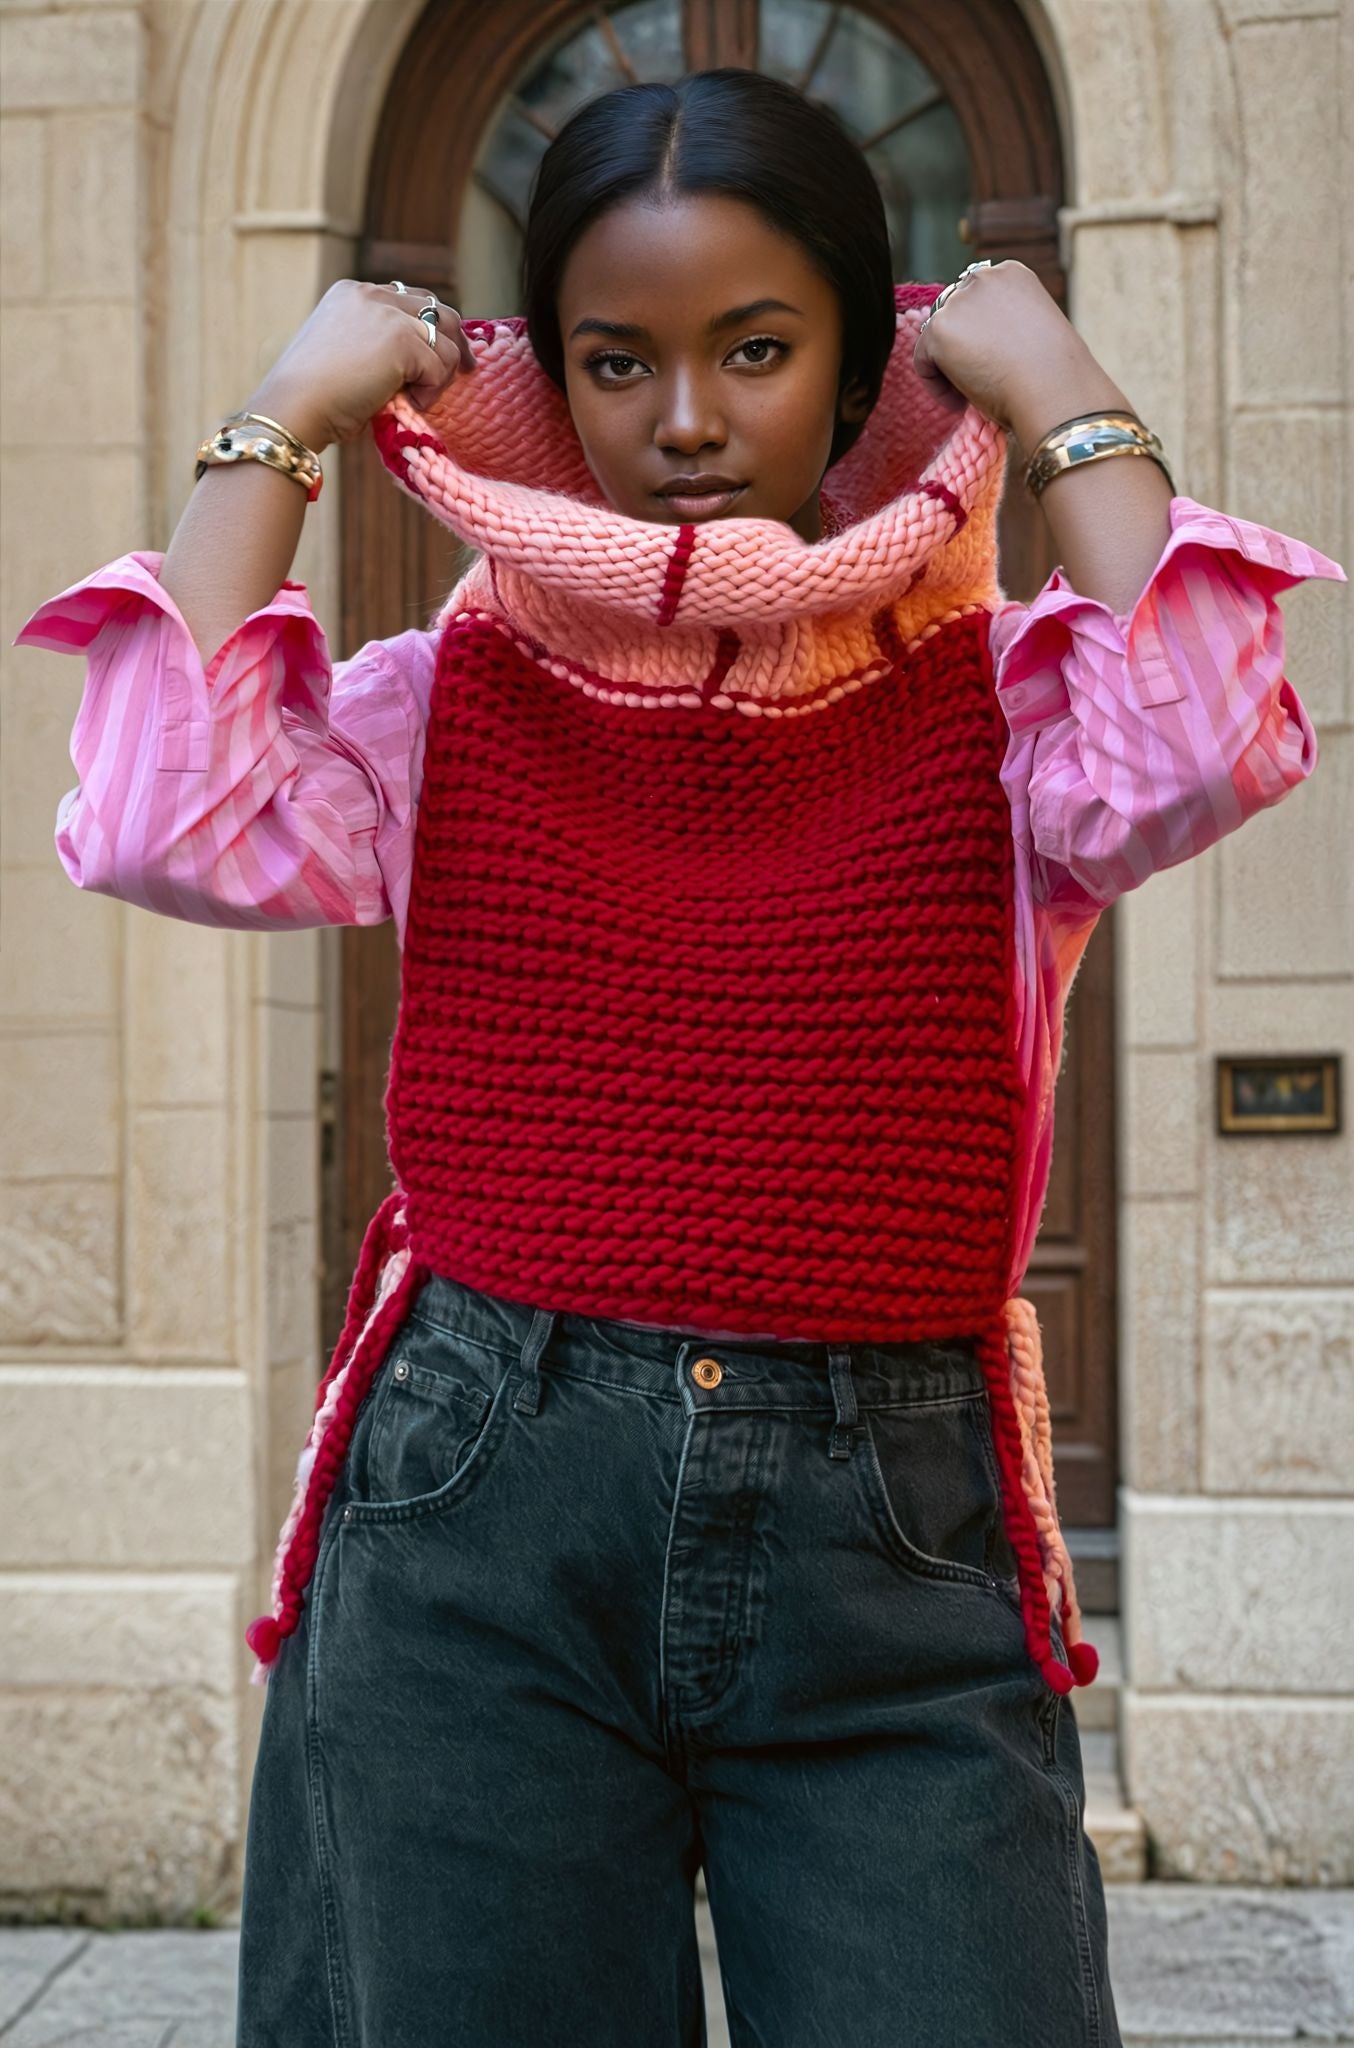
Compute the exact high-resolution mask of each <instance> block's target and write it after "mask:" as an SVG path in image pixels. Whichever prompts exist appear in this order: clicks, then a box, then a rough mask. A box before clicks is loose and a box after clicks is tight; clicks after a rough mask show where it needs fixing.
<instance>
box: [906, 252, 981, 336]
mask: <svg viewBox="0 0 1354 2048" xmlns="http://www.w3.org/2000/svg"><path fill="white" fill-rule="evenodd" d="M991 268H992V258H991V257H990V256H980V257H979V258H978V260H977V261H976V262H975V263H969V264H966V265H965V267H964V269H963V270H961V271H960V273H959V275H958V277H953V278H951V279H950V282H949V283H948V284H947V285H945V286H943V287H942V289H941V290H940V291H938V292H937V293H936V296H935V298H934V299H933V300H932V302H931V309H930V311H929V312H928V313H927V315H926V319H925V320H923V321H922V323H921V327H919V328H918V329H917V332H918V334H920V333H921V331H922V327H925V326H926V324H927V321H930V320H933V319H934V318H935V316H936V314H937V313H938V312H939V311H940V309H941V307H942V306H943V305H944V303H945V301H946V299H948V298H949V296H950V293H951V292H954V291H958V289H959V287H960V285H961V284H962V283H963V282H964V279H965V278H966V277H972V275H973V273H974V271H975V270H990V269H991Z"/></svg>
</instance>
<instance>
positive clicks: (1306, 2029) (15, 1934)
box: [0, 1884, 1354, 2048]
mask: <svg viewBox="0 0 1354 2048" xmlns="http://www.w3.org/2000/svg"><path fill="white" fill-rule="evenodd" d="M1109 1900H1110V1934H1111V1941H1112V1945H1113V1972H1114V1983H1115V1996H1116V1998H1117V2000H1118V2003H1119V2013H1120V2019H1121V2022H1122V2025H1123V2030H1124V2041H1125V2048H1273V2043H1275V2042H1279V2041H1306V2042H1317V2041H1321V2042H1330V2041H1344V2042H1354V1890H1352V1891H1287V1890H1268V1891H1243V1890H1240V1889H1232V1888H1230V1887H1229V1888H1225V1889H1224V1888H1213V1887H1210V1886H1205V1885H1186V1884H1142V1885H1131V1884H1124V1885H1114V1886H1111V1887H1110V1891H1109ZM700 1928H701V1950H702V1954H703V1956H704V1959H705V1966H706V2000H707V2006H708V2010H709V2016H710V2041H709V2048H727V2044H728V2034H727V2031H726V2029H725V2027H724V2022H723V2007H722V2005H721V2002H720V1997H719V1976H718V1969H717V1966H716V1962H715V1954H714V1942H713V1939H712V1935H711V1929H710V1922H709V1916H708V1913H707V1911H706V1908H705V1905H704V1901H703V1900H702V1901H701V1905H700ZM235 1959H236V1937H235V1934H234V1933H233V1932H232V1931H231V1930H230V1929H228V1928H227V1929H220V1930H213V1931H211V1932H193V1931H190V1930H184V1931H172V1932H169V1931H166V1932H129V1933H120V1934H107V1933H95V1932H90V1931H86V1930H82V1929H79V1928H62V1927H33V1928H23V1927H12V1928H0V2043H2V2044H3V2048H234V2030H233V2026H232V2021H231V2014H232V2011H233V2008H234V2001H235ZM427 2048H441V2044H440V2043H428V2044H427ZM486 2048H487V2044H486ZM636 2048H650V2044H647V2043H643V2042H637V2043H636ZM842 2048H851V2044H850V2043H849V2042H844V2043H843V2044H842ZM983 2048H1026V2044H1025V2043H1023V2042H1022V2043H1014V2042H1012V2043H995V2042H994V2043H992V2044H987V2043H984V2044H983ZM1029 2048H1035V2044H1029Z"/></svg>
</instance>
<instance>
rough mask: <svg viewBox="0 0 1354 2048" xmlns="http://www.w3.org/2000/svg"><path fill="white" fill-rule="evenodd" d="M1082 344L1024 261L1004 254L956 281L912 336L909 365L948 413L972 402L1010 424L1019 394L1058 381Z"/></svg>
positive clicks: (1001, 422) (991, 416)
mask: <svg viewBox="0 0 1354 2048" xmlns="http://www.w3.org/2000/svg"><path fill="white" fill-rule="evenodd" d="M1085 353H1086V345H1085V343H1084V342H1083V341H1082V339H1081V336H1080V335H1079V334H1078V333H1077V331H1076V329H1075V327H1073V325H1072V323H1071V321H1070V320H1069V319H1068V318H1067V316H1066V315H1065V314H1064V313H1063V311H1062V309H1061V307H1059V306H1058V305H1057V304H1056V303H1055V302H1054V300H1053V298H1052V296H1051V295H1050V293H1049V292H1047V291H1046V290H1045V288H1044V286H1043V285H1042V284H1041V282H1040V280H1039V279H1038V278H1037V277H1036V276H1035V274H1034V272H1033V271H1032V270H1031V269H1030V268H1029V265H1028V264H1025V263H1019V262H1016V261H1015V260H1014V259H1007V260H1006V261H1005V262H1002V263H994V264H993V265H992V267H991V269H990V270H975V271H974V272H973V273H972V275H971V276H969V277H966V278H965V279H964V280H963V282H962V283H961V284H957V285H956V286H955V289H954V290H953V291H952V292H951V293H950V296H949V297H948V298H947V299H946V301H945V303H944V305H943V306H942V307H941V308H940V310H939V312H937V313H933V314H932V316H931V318H930V319H929V320H928V321H927V323H926V325H925V327H924V328H923V329H922V331H921V333H920V334H919V335H918V336H917V343H916V347H915V348H914V349H913V351H912V366H913V368H914V369H915V371H916V373H917V375H918V376H919V377H920V378H921V380H922V382H923V384H925V385H926V386H927V388H928V389H929V390H930V391H932V392H933V393H934V394H935V396H936V397H937V398H938V399H939V400H940V402H941V404H942V405H944V406H945V407H946V408H947V409H948V410H949V411H951V412H962V411H963V409H964V407H965V405H968V404H973V405H976V406H977V408H978V410H979V411H980V412H982V413H985V414H986V415H987V417H988V419H991V420H995V421H996V422H997V424H998V425H999V426H1002V427H1005V428H1006V429H1007V430H1008V431H1011V430H1012V414H1013V411H1014V410H1015V409H1016V407H1017V406H1018V404H1019V401H1020V396H1021V394H1022V393H1023V392H1024V391H1025V390H1026V388H1027V387H1028V386H1029V385H1030V384H1031V383H1033V382H1035V381H1041V382H1043V383H1044V384H1049V383H1050V382H1051V383H1052V384H1054V385H1055V386H1056V384H1057V381H1058V378H1059V376H1060V375H1061V374H1064V373H1065V371H1066V370H1068V369H1070V368H1071V366H1072V363H1073V361H1074V359H1078V358H1080V359H1084V356H1085Z"/></svg>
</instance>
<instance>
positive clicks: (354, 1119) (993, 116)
mask: <svg viewBox="0 0 1354 2048" xmlns="http://www.w3.org/2000/svg"><path fill="white" fill-rule="evenodd" d="M717 64H740V65H749V66H755V67H756V68H758V69H759V70H763V71H766V72H769V73H770V74H772V75H774V76H778V77H783V78H787V79H789V80H791V81H792V82H794V83H795V84H796V85H798V86H799V87H800V88H801V89H802V90H803V91H805V92H808V93H809V94H810V95H811V96H813V97H815V98H819V99H822V100H824V101H825V102H826V103H828V104H829V105H831V106H832V107H833V108H834V110H835V111H836V112H837V113H838V114H839V115H840V116H841V117H842V119H843V120H844V121H845V122H846V124H847V126H848V128H849V129H850V132H851V133H852V134H853V135H854V136H855V137H856V139H857V140H858V141H859V142H860V144H861V146H862V148H863V149H864V150H865V152H866V155H867V157H868V159H869V161H870V162H871V164H872V166H873V167H874V169H875V172H876V175H877V177H878V179H879V183H880V188H881V191H882V193H883V196H884V201H885V208H886V212H887V216H888V220H889V227H890V234H891V237H892V241H893V249H894V273H893V274H894V276H895V277H897V278H904V277H906V278H914V279H930V280H938V279H943V278H948V277H952V276H954V275H955V274H956V273H957V272H958V271H959V270H960V269H962V267H963V266H964V264H965V263H967V262H970V261H972V260H973V259H974V257H975V256H990V257H992V258H993V260H999V259H1001V258H1003V257H1018V258H1019V259H1020V260H1021V261H1022V262H1024V263H1027V264H1028V265H1029V266H1030V267H1031V269H1033V270H1035V271H1036V272H1037V273H1038V274H1039V276H1040V277H1041V278H1042V279H1043V281H1044V283H1045V285H1046V286H1047V288H1048V290H1049V291H1050V292H1051V293H1052V294H1053V296H1054V298H1055V299H1057V300H1058V301H1059V302H1060V303H1065V300H1066V280H1065V278H1064V275H1063V272H1062V270H1061V267H1060V264H1059V260H1058V232H1057V228H1058V218H1057V209H1058V206H1059V204H1060V203H1061V200H1062V195H1063V170H1062V154H1061V144H1060V137H1059V130H1058V123H1057V119H1056V114H1055V108H1054V103H1053V97H1052V94H1051V91H1050V87H1049V81H1048V77H1047V74H1046V72H1045V69H1044V66H1043V63H1042V61H1041V59H1040V57H1039V54H1038V51H1037V49H1036V46H1035V44H1034V41H1033V39H1032V37H1031V36H1030V33H1029V30H1028V28H1027V27H1026V25H1025V22H1024V20H1023V18H1022V16H1021V15H1020V13H1019V11H1018V9H1017V8H1016V7H1015V6H1014V5H1013V4H1012V0H953V4H951V5H948V6H946V7H944V8H935V7H932V6H929V5H927V4H925V0H876V4H873V5H870V6H831V5H828V4H826V0H621V4H618V5H614V6H611V7H608V8H601V7H589V6H583V5H579V4H577V0H554V4H552V5H545V6H541V5H538V4H535V0H531V4H528V0H500V5H498V6H497V7H495V8H494V9H493V10H492V13H491V14H490V13H486V10H484V9H482V8H479V7H476V6H474V5H473V4H471V0H433V4H431V5H429V6H428V7H427V9H426V10H425V12H424V13H423V15H422V16H421V18H420V19H419V21H418V23H417V24H416V26H415V28H414V30H413V32H412V34H411V35H410V37H409V40H408V42H407V44H406V46H405V48H404V51H403V52H402V54H401V57H400V60H399V62H398V63H397V65H396V66H395V69H394V71H393V74H392V76H391V80H390V84H389V87H388V90H387V95H386V100H385V104H384V108H383V111H382V117H381V121H380V125H379V129H378V133H377V136H376V141H375V145H374V149H373V153H372V161H371V171H370V179H369V184H368V191H367V201H366V214H365V220H364V228H363V234H362V238H361V242H360V244H359V249H358V253H357V260H356V264H355V269H354V274H355V275H357V276H360V277H366V278H370V279H373V280H375V281H378V282H384V281H388V280H389V279H390V278H391V277H402V278H405V279H406V280H408V281H409V282H410V283H411V284H415V285H427V286H432V287H433V288H435V289H436V290H437V291H438V292H439V293H440V294H441V295H442V296H443V297H444V298H446V299H447V300H449V301H450V302H451V303H452V304H454V305H457V306H460V307H462V308H463V309H464V310H466V311H468V312H477V313H495V314H506V313H513V312H517V311H520V307H519V305H518V302H517V297H516V279H517V258H518V249H519V245H520V234H521V227H522V221H523V218H524V214H525V207H526V200H527V193H528V189H529V184H530V178H531V174H532V171H533V169H534V167H535V163H536V161H537V160H538V158H539V156H540V153H541V152H542V151H543V149H544V148H545V146H546V144H547V142H548V141H549V139H550V137H551V136H552V135H553V134H554V133H555V132H556V131H557V130H558V128H559V127H560V126H561V125H562V124H563V122H564V121H565V120H566V119H567V118H568V116H569V114H570V113H571V112H572V111H573V109H574V108H575V107H577V106H578V105H579V104H581V103H582V102H583V101H584V100H586V99H589V98H591V97H592V96H594V95H595V94H596V93H598V92H601V91H604V90H607V89H608V88H609V87H611V86H613V85H616V84H620V83H623V82H627V81H629V80H632V79H636V78H676V77H677V76H679V75H680V74H681V73H682V72H683V71H686V70H694V69H700V68H705V67H708V66H712V65H717ZM341 459H342V465H343V468H342V476H343V491H342V499H343V557H342V587H343V602H342V647H343V650H344V651H345V652H346V651H350V650H352V649H354V648H356V647H357V646H359V645H360V644H361V643H362V642H363V641H364V640H366V639H368V638H372V637H383V636H386V635H389V634H392V633H396V632H399V631H402V630H404V629H405V628H406V627H408V626H411V625H422V624H424V623H426V622H427V620H428V619H429V617H430V616H431V608H432V605H433V602H434V600H435V599H436V598H437V597H438V596H439V595H441V594H443V593H445V591H446V590H447V589H448V588H449V587H450V585H451V583H452V581H453V580H454V578H455V576H456V575H457V574H458V573H459V570H460V569H461V568H462V567H464V566H465V560H464V557H463V556H462V554H461V551H460V550H459V549H458V548H457V545H456V543H455V542H454V539H453V537H452V536H450V535H449V534H447V533H446V532H445V530H444V529H443V528H442V527H441V526H440V525H438V524H437V522H435V521H433V520H430V519H429V518H428V517H427V515H426V513H425V512H423V510H422V509H421V508H420V507H418V506H416V505H414V504H413V503H412V502H410V501H408V500H406V499H405V498H404V497H403V496H402V495H401V494H399V493H397V492H395V491H394V490H392V488H391V483H390V478H389V475H388V473H387V472H386V471H385V469H384V467H383V465H382V464H381V462H380V460H379V458H378V456H377V454H376V451H375V447H374V445H373V444H372V443H371V441H370V438H369V437H365V436H364V437H362V439H360V440H359V441H358V442H356V443H353V444H349V445H347V446H345V447H344V448H343V449H342V451H341ZM1000 535H1001V573H1002V581H1003V584H1004V586H1005V588H1006V590H1007V591H1008V593H1009V594H1010V595H1011V596H1013V597H1018V598H1022V597H1029V596H1031V595H1033V593H1034V592H1035V591H1036V590H1037V589H1038V588H1039V586H1040V584H1041V583H1042V582H1043V580H1044V579H1045V577H1046V576H1047V574H1048V572H1049V570H1050V568H1051V567H1052V562H1051V559H1050V557H1049V550H1048V534H1047V529H1046V527H1045V524H1044V522H1043V519H1042V518H1041V516H1040V515H1039V513H1038V510H1037V508H1036V507H1035V506H1034V505H1033V504H1032V503H1031V501H1030V500H1029V499H1028V498H1027V496H1026V494H1025V493H1024V491H1023V489H1022V488H1021V486H1020V482H1019V475H1018V469H1017V466H1016V465H1015V464H1012V466H1011V469H1010V472H1009V473H1008V479H1007V488H1006V493H1005V497H1004V500H1003V505H1002V512H1001V523H1000ZM341 946H342V966H341V974H340V981H341V997H340V1003H339V1009H340V1015H339V1018H338V1031H337V1034H336V1035H337V1039H338V1043H339V1047H340V1052H339V1057H338V1062H337V1065H336V1067H335V1069H334V1070H333V1072H332V1074H331V1075H330V1076H329V1077H328V1078H329V1086H330V1101H331V1114H330V1117H329V1120H328V1123H327V1126H326V1130H327V1146H326V1171H325V1203H324V1207H325V1215H324V1235H323V1261H324V1265H323V1289H324V1292H323V1301H322V1315H323V1329H324V1337H325V1342H326V1345H327V1346H332V1344H333V1342H334V1341H335V1340H336V1337H337V1333H338V1330H339V1328H340V1326H341V1323H342V1318H343V1309H344V1302H345V1298H346V1292H347V1288H348V1284H349V1280H350V1277H351V1274H352V1271H353V1267H354V1264H355V1261H356V1257H357V1251H358V1246H359V1244H360V1241H361V1235H362V1231H363V1229H364V1227H365V1225H366V1222H367V1219H368V1218H369V1217H370V1215H371V1212H372V1210H373V1209H374V1208H375V1207H376V1205H377V1203H378V1202H379V1201H380V1199H381V1197H382V1196H383V1195H384V1194H385V1193H386V1191H387V1190H388V1188H389V1186H390V1171H389V1165H388V1161H387V1156H386V1147H385V1132H384V1119H383V1109H382V1097H383V1092H384V1087H385V1080H386V1073H387V1068H388V1062H389V1055H390V1040H391V1033H392V1031H393V1027H394V1018H395V1008H396V1002H397V996H398V967H399V962H398V952H397V948H396V944H395V934H394V928H393V926H391V925H389V924H387V925H385V926H380V927H375V928H369V929H365V930H356V929H350V930H345V931H344V932H343V933H342V937H341ZM1113 968H1114V948H1113V933H1112V914H1111V915H1107V916H1105V917H1102V919H1101V920H1100V923H1099V925H1098V927H1097V929H1096V931H1095V932H1094V934H1093V935H1092V938H1091V941H1090V944H1089V946H1088V948H1087V950H1086V954H1085V957H1084V959H1083V962H1082V965H1081V968H1080V971H1079V974H1078V977H1077V982H1076V986H1075V990H1074V992H1073V996H1072V999H1071V1002H1070V1004H1069V1011H1068V1020H1067V1032H1066V1039H1065V1053H1064V1062H1063V1070H1062V1073H1061V1074H1060V1076H1059V1080H1058V1090H1057V1103H1056V1115H1057V1144H1056V1148H1055V1160H1054V1167H1053V1176H1052V1181H1051V1184H1050V1188H1049V1194H1048V1200H1047V1204H1046V1207H1045V1211H1044V1216H1043V1221H1042V1227H1041V1230H1040V1234H1039V1239H1038V1243H1037V1245H1036V1247H1035V1252H1034V1256H1033V1259H1032V1261H1031V1267H1030V1271H1029V1274H1028V1276H1027V1279H1026V1283H1025V1292H1026V1293H1027V1294H1028V1295H1029V1296H1030V1298H1031V1299H1033V1300H1034V1301H1035V1303H1036V1305H1037V1307H1038V1309H1039V1313H1040V1319H1041V1322H1042V1323H1043V1326H1044V1332H1045V1352H1046V1367H1047V1371H1048V1377H1049V1387H1050V1395H1051V1398H1052V1401H1053V1405H1054V1412H1055V1427H1056V1438H1057V1444H1058V1486H1059V1497H1060V1504H1061V1507H1062V1513H1063V1518H1064V1522H1065V1525H1066V1526H1067V1527H1068V1529H1069V1533H1071V1534H1072V1537H1073V1545H1074V1549H1075V1550H1076V1551H1078V1553H1079V1554H1080V1563H1081V1585H1082V1588H1083V1597H1084V1600H1085V1604H1086V1605H1087V1606H1103V1605H1107V1604H1112V1602H1113V1595H1114V1566H1113V1538H1112V1530H1113V1523H1114V1513H1115V1478H1116V1469H1117V1467H1116V1442H1115V1437H1116V1429H1115V1414H1116V1400H1115V1240H1116V1232H1115V1167H1114V1156H1113V1140H1114V1090H1113V1076H1114V1073H1115V1046H1114V989H1113Z"/></svg>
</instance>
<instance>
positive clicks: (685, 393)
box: [654, 374, 727, 455]
mask: <svg viewBox="0 0 1354 2048" xmlns="http://www.w3.org/2000/svg"><path fill="white" fill-rule="evenodd" d="M726 438H727V433H726V429H725V425H724V419H723V415H722V414H721V412H720V410H719V407H718V405H717V404H716V403H715V400H714V395H713V393H712V392H711V391H710V389H709V387H708V386H707V385H706V384H705V382H704V380H703V379H701V378H698V377H696V376H694V375H681V374H678V375H674V376H673V377H672V378H670V379H669V380H668V382H667V384H666V385H663V386H661V387H660V389H659V412H658V419H657V421H656V423H655V427H654V441H655V444H656V445H657V446H658V447H659V448H662V449H665V450H668V451H671V450H674V449H676V450H678V451H679V452H681V453H682V454H688V453H689V454H693V455H694V454H697V453H699V452H700V450H702V449H705V448H722V447H723V446H724V443H725V440H726Z"/></svg>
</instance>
